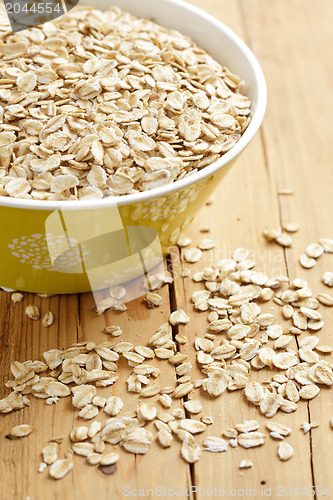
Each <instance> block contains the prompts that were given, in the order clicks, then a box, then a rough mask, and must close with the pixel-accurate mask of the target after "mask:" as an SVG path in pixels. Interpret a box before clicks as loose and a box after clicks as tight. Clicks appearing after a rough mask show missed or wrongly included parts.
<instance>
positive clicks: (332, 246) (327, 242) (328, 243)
mask: <svg viewBox="0 0 333 500" xmlns="http://www.w3.org/2000/svg"><path fill="white" fill-rule="evenodd" d="M319 243H320V244H321V246H322V247H323V249H324V252H326V253H333V239H330V238H321V239H320V240H319Z"/></svg>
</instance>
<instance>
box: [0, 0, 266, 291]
mask: <svg viewBox="0 0 333 500" xmlns="http://www.w3.org/2000/svg"><path fill="white" fill-rule="evenodd" d="M91 3H93V5H94V6H95V7H97V8H100V9H105V8H108V7H109V4H108V3H107V2H105V1H103V0H95V1H94V2H91ZM91 3H90V4H91ZM80 4H81V2H80ZM115 4H116V5H118V6H119V7H121V8H122V9H124V10H128V11H130V12H132V13H133V14H135V15H137V16H141V17H146V18H152V17H153V18H154V20H156V22H158V23H160V24H162V25H163V26H167V27H170V28H174V29H177V30H179V31H180V32H182V33H184V34H186V35H189V36H190V37H191V38H192V39H193V40H195V41H196V42H197V43H198V44H199V45H200V46H202V47H204V48H205V49H206V50H207V51H208V52H209V53H210V54H211V55H212V56H213V57H215V58H216V60H218V61H220V62H221V63H223V64H224V65H225V66H227V67H228V68H229V69H230V70H231V71H233V72H234V73H236V74H238V75H240V76H241V77H242V79H244V80H245V82H246V84H247V86H246V88H245V93H246V94H247V95H249V97H250V98H251V99H252V103H253V105H252V115H251V122H250V124H249V126H248V128H247V130H246V131H245V133H244V134H243V136H242V137H241V139H240V140H239V141H238V143H237V144H236V145H235V146H234V147H233V148H232V149H231V150H230V151H229V152H227V153H226V154H225V155H224V156H223V157H221V158H220V159H219V160H218V161H217V162H215V163H213V164H212V165H209V166H208V167H205V168H204V169H202V170H201V171H199V172H197V173H195V174H193V175H192V176H189V177H187V178H185V179H182V180H179V181H176V182H174V183H172V184H170V185H167V186H164V187H160V188H156V189H152V190H151V191H147V192H142V193H138V194H133V195H125V196H121V197H119V198H117V199H116V200H115V199H112V198H106V199H103V200H97V201H69V202H51V201H31V200H17V199H13V198H7V197H0V221H1V225H0V254H1V258H0V284H1V286H4V287H7V288H12V289H15V290H22V291H28V292H37V293H48V294H64V293H78V292H86V291H90V290H91V289H96V288H103V287H104V288H105V287H108V286H113V285H116V284H119V283H122V282H125V281H127V280H129V279H132V278H134V277H136V276H138V275H139V274H142V272H143V270H146V271H147V270H149V269H150V268H152V267H153V266H154V265H155V264H156V263H158V261H159V260H160V258H161V255H162V254H164V255H165V254H166V253H167V251H168V248H169V246H170V245H172V244H174V243H176V241H177V239H178V237H179V235H180V234H181V232H182V231H183V230H184V229H185V228H186V227H187V226H188V225H189V224H190V223H191V221H192V220H193V218H194V216H195V214H196V213H197V212H198V211H199V210H200V208H201V207H202V206H203V205H204V204H205V203H206V201H207V200H208V198H209V197H210V196H211V195H212V193H213V192H214V190H215V189H216V187H217V186H218V185H219V183H220V181H221V180H222V178H223V177H224V176H225V175H226V173H227V172H228V171H229V169H230V168H231V167H232V165H233V163H234V161H235V160H236V159H237V157H238V156H239V155H240V153H241V152H242V151H243V150H244V149H245V148H246V147H247V145H248V144H249V142H250V141H251V140H252V139H253V137H254V135H255V134H256V132H257V131H258V129H259V127H260V125H261V122H262V119H263V116H264V112H265V107H266V84H265V79H264V76H263V73H262V70H261V68H260V66H259V63H258V61H257V60H256V58H255V56H254V55H253V53H252V52H251V51H250V49H249V48H248V47H247V46H246V45H245V43H244V42H243V41H242V40H241V39H240V38H239V37H238V36H237V35H236V34H235V33H234V32H233V31H231V30H230V29H229V28H228V27H226V26H225V25H224V24H222V23H221V22H219V21H217V20H216V19H215V18H213V17H212V16H210V15H208V14H206V13H205V12H203V11H201V10H199V9H197V8H195V7H192V6H191V5H189V4H187V3H185V2H181V1H176V0H158V1H154V0H139V1H137V2H133V1H132V0H115Z"/></svg>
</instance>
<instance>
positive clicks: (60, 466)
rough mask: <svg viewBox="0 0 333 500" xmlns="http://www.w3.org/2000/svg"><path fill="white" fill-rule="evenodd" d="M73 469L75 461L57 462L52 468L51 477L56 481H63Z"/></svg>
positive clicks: (62, 460) (67, 459) (66, 459)
mask: <svg viewBox="0 0 333 500" xmlns="http://www.w3.org/2000/svg"><path fill="white" fill-rule="evenodd" d="M72 469H73V460H72V459H71V458H63V459H60V460H56V461H55V462H54V463H53V464H52V465H51V467H50V476H51V477H53V478H54V479H62V478H63V477H65V476H66V475H67V474H68V473H69V472H70V471H71V470H72Z"/></svg>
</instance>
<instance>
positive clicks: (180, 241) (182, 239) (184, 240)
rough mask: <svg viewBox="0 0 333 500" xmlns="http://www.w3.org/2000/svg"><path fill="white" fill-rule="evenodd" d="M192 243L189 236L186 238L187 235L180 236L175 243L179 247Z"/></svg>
mask: <svg viewBox="0 0 333 500" xmlns="http://www.w3.org/2000/svg"><path fill="white" fill-rule="evenodd" d="M191 243H192V240H191V238H188V237H187V236H180V238H178V241H177V245H178V246H179V247H180V248H185V247H188V246H189V245H190V244H191Z"/></svg>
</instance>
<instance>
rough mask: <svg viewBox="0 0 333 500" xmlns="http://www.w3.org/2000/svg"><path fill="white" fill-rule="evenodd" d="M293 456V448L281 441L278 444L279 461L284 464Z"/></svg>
mask: <svg viewBox="0 0 333 500" xmlns="http://www.w3.org/2000/svg"><path fill="white" fill-rule="evenodd" d="M293 454H294V450H293V447H292V446H291V445H290V444H289V443H286V442H285V441H282V443H280V444H279V447H278V457H279V459H280V460H282V461H284V462H285V461H287V460H289V459H290V458H291V457H292V456H293Z"/></svg>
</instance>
